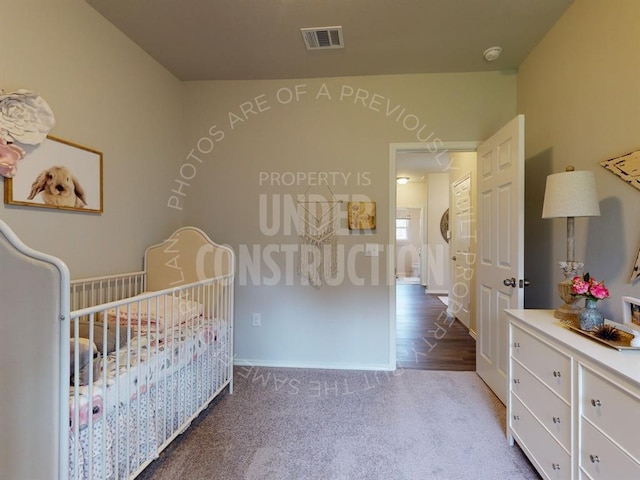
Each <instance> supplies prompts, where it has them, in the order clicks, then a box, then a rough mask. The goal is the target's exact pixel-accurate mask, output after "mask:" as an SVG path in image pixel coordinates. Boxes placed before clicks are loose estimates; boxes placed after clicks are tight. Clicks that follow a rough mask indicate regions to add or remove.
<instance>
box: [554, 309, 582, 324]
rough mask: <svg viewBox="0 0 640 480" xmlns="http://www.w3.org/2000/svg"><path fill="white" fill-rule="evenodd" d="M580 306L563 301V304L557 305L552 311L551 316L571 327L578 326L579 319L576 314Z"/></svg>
mask: <svg viewBox="0 0 640 480" xmlns="http://www.w3.org/2000/svg"><path fill="white" fill-rule="evenodd" d="M580 310H582V308H581V307H578V306H577V305H572V304H568V303H565V304H564V305H562V306H560V307H558V308H557V309H556V310H554V312H553V316H554V317H555V318H557V319H558V320H560V321H561V322H562V323H566V324H567V325H570V326H572V327H578V325H579V323H580V322H579V320H578V315H579V314H580Z"/></svg>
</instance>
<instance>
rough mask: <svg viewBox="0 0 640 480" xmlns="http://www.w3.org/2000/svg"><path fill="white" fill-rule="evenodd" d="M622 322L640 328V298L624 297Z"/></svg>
mask: <svg viewBox="0 0 640 480" xmlns="http://www.w3.org/2000/svg"><path fill="white" fill-rule="evenodd" d="M622 322H623V323H625V324H628V325H629V326H630V327H633V328H636V329H638V328H640V298H634V297H622Z"/></svg>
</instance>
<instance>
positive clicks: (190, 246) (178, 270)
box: [144, 227, 235, 291]
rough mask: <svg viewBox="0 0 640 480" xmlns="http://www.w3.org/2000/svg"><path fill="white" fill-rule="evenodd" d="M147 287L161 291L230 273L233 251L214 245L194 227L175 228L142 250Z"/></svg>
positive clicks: (233, 262)
mask: <svg viewBox="0 0 640 480" xmlns="http://www.w3.org/2000/svg"><path fill="white" fill-rule="evenodd" d="M144 263H145V270H146V273H147V283H146V289H147V290H154V291H155V290H162V289H165V288H172V287H178V286H181V285H185V284H187V283H192V282H197V281H200V280H204V279H206V278H216V277H224V276H229V275H233V273H234V268H235V260H234V254H233V250H231V249H230V248H229V247H225V246H223V245H218V244H216V243H215V242H214V241H213V240H211V239H210V238H209V237H208V236H207V234H206V233H204V232H203V231H202V230H200V229H199V228H196V227H183V228H180V229H178V230H176V231H175V232H174V233H173V234H172V235H171V236H170V237H169V238H168V239H167V240H165V241H164V242H162V243H160V244H158V245H153V246H151V247H149V248H147V250H146V252H145V259H144Z"/></svg>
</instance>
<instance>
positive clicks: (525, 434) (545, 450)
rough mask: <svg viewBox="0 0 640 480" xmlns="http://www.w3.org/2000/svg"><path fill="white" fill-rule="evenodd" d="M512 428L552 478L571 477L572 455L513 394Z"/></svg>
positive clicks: (510, 423) (535, 461)
mask: <svg viewBox="0 0 640 480" xmlns="http://www.w3.org/2000/svg"><path fill="white" fill-rule="evenodd" d="M509 425H510V427H511V430H512V431H513V432H514V434H515V435H516V440H518V441H519V442H521V445H520V446H521V447H523V448H524V449H525V450H526V451H527V452H529V455H531V458H530V459H531V460H532V462H533V463H534V464H536V466H537V467H538V468H540V469H541V470H542V471H544V475H545V476H546V477H547V478H549V479H552V480H569V479H570V478H571V457H570V456H569V454H568V453H567V452H566V451H565V450H564V449H563V448H562V447H561V446H560V444H559V443H558V442H557V441H556V440H554V438H553V437H552V436H551V435H550V434H549V432H547V431H546V430H545V429H544V427H543V426H542V425H541V424H540V422H538V421H537V420H536V418H535V417H534V416H533V415H532V414H531V412H529V411H528V410H527V408H526V407H525V406H524V404H523V403H522V402H520V400H518V398H517V397H515V396H513V395H512V396H511V418H509Z"/></svg>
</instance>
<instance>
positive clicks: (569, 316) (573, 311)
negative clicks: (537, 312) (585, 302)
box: [553, 262, 582, 327]
mask: <svg viewBox="0 0 640 480" xmlns="http://www.w3.org/2000/svg"><path fill="white" fill-rule="evenodd" d="M560 267H561V268H562V269H563V271H564V280H562V281H561V282H560V283H558V294H559V295H560V298H561V299H562V300H563V301H564V302H565V303H564V305H562V306H560V307H559V308H557V309H556V310H555V311H554V312H553V316H554V317H555V318H557V319H559V320H561V321H562V322H563V323H566V324H568V325H571V326H574V327H577V326H578V324H579V321H578V314H579V313H580V310H582V308H581V307H579V306H578V305H576V302H577V301H578V297H576V296H575V295H573V290H572V289H571V287H572V285H573V277H574V276H575V275H577V274H578V272H579V271H580V269H581V268H582V263H579V262H560Z"/></svg>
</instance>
